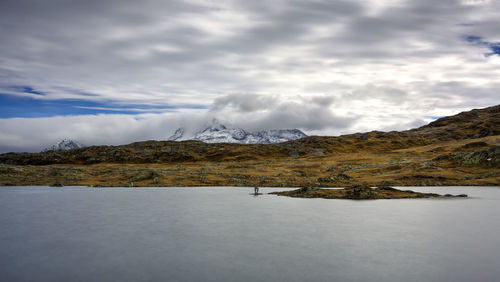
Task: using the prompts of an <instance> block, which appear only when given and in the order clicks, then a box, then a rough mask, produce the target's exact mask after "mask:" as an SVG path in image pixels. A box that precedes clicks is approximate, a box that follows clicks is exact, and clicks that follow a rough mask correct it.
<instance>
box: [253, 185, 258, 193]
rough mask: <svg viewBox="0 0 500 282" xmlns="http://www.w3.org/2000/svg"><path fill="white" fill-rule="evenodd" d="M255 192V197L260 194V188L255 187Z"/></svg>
mask: <svg viewBox="0 0 500 282" xmlns="http://www.w3.org/2000/svg"><path fill="white" fill-rule="evenodd" d="M253 191H254V194H255V195H257V194H259V187H257V186H255V187H254V188H253Z"/></svg>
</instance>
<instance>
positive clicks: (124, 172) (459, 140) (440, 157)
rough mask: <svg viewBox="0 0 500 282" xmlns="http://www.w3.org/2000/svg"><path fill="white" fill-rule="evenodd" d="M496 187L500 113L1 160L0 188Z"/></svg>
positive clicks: (5, 156)
mask: <svg viewBox="0 0 500 282" xmlns="http://www.w3.org/2000/svg"><path fill="white" fill-rule="evenodd" d="M56 183H57V184H62V185H103V186H203V185H234V186H253V185H259V186H285V187H297V186H306V185H313V186H343V185H352V184H370V185H499V184H500V105H499V106H495V107H490V108H486V109H480V110H472V111H469V112H464V113H460V114H458V115H455V116H451V117H445V118H441V119H439V120H436V121H434V122H432V123H430V124H428V125H426V126H423V127H421V128H417V129H412V130H407V131H402V132H377V131H373V132H368V133H357V134H350V135H344V136H338V137H329V136H311V137H307V138H303V139H299V140H294V141H289V142H285V143H280V144H269V145H260V144H255V145H241V144H206V143H203V142H199V141H183V142H174V141H144V142H137V143H132V144H129V145H122V146H93V147H87V148H81V149H75V150H69V151H56V152H45V153H35V154H30V153H8V154H2V155H0V185H52V184H56Z"/></svg>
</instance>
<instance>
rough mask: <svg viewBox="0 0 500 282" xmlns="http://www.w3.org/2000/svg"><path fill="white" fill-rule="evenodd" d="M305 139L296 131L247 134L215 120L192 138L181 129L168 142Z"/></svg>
mask: <svg viewBox="0 0 500 282" xmlns="http://www.w3.org/2000/svg"><path fill="white" fill-rule="evenodd" d="M304 137H307V135H306V134H305V133H304V132H302V131H300V130H298V129H274V130H263V131H254V132H249V131H245V130H243V129H241V128H227V127H226V126H225V125H223V124H221V123H220V122H219V121H218V120H217V119H213V120H212V122H211V124H210V125H208V126H207V127H205V128H204V129H202V130H200V131H198V132H197V133H196V134H194V135H193V136H185V131H184V129H183V128H182V127H181V128H179V129H177V130H176V131H175V133H174V134H173V135H172V136H170V137H169V138H168V140H170V141H181V140H198V141H203V142H205V143H241V144H271V143H281V142H286V141H290V140H295V139H300V138H304Z"/></svg>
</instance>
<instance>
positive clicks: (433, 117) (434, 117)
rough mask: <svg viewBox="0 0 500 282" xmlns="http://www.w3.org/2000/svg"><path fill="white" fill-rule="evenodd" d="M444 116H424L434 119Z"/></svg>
mask: <svg viewBox="0 0 500 282" xmlns="http://www.w3.org/2000/svg"><path fill="white" fill-rule="evenodd" d="M443 117H445V116H424V118H428V119H432V120H437V119H440V118H443Z"/></svg>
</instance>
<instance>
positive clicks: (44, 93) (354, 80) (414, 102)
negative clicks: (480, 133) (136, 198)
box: [0, 0, 500, 153]
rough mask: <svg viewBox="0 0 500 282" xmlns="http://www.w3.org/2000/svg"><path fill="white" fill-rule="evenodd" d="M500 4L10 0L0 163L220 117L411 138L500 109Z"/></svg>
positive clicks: (492, 0)
mask: <svg viewBox="0 0 500 282" xmlns="http://www.w3.org/2000/svg"><path fill="white" fill-rule="evenodd" d="M499 78H500V0H440V1H435V0H432V1H431V0H419V1H403V0H376V1H371V0H349V1H333V0H328V1H327V0H309V1H305V0H304V1H293V0H288V1H278V0H267V1H258V0H255V1H246V0H218V1H215V0H203V1H202V0H192V1H191V0H190V1H174V0H143V1H136V0H120V1H118V0H116V1H115V0H86V1H79V0H78V1H73V0H44V1H39V0H2V1H0V153H2V152H9V151H16V152H18V151H28V152H36V151H40V150H41V149H43V148H44V147H47V146H49V145H51V144H54V143H56V142H57V141H59V140H61V139H63V138H71V139H74V140H77V141H79V142H80V143H83V144H86V145H101V144H106V145H117V144H127V143H130V142H135V141H141V140H165V139H167V138H168V137H169V136H170V135H171V134H173V132H174V131H175V129H176V128H178V127H181V126H183V127H187V128H193V129H196V128H201V127H203V126H204V125H206V124H208V123H209V122H210V121H211V120H212V119H213V118H217V119H218V120H219V121H220V122H221V123H223V124H225V125H226V126H228V127H239V128H243V129H246V130H264V129H285V128H298V129H301V130H302V131H304V132H305V133H306V134H309V135H340V134H347V133H354V132H365V131H371V130H383V131H389V130H404V129H410V128H415V127H418V126H421V125H424V124H426V123H428V122H430V121H432V120H435V119H437V118H439V117H442V116H447V115H453V114H457V113H459V112H461V111H466V110H471V109H473V108H484V107H488V106H493V105H497V104H499V101H500V92H499V91H498V89H500V79H499Z"/></svg>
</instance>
